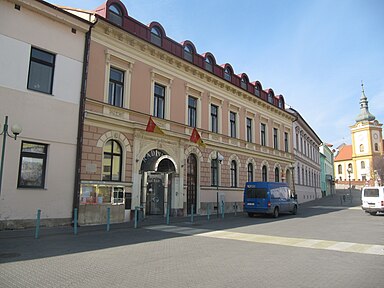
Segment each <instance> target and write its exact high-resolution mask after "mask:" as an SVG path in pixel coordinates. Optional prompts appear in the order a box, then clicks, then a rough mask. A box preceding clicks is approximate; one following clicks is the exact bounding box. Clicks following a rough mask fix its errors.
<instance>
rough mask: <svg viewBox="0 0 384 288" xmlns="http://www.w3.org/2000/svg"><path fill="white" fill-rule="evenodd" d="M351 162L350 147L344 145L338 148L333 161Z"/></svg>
mask: <svg viewBox="0 0 384 288" xmlns="http://www.w3.org/2000/svg"><path fill="white" fill-rule="evenodd" d="M344 160H352V145H344V146H342V147H341V148H340V151H339V154H337V156H336V157H335V161H344Z"/></svg>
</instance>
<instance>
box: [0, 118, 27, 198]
mask: <svg viewBox="0 0 384 288" xmlns="http://www.w3.org/2000/svg"><path fill="white" fill-rule="evenodd" d="M11 131H12V133H13V135H11V134H9V133H8V116H5V121H4V125H3V131H2V132H1V133H0V135H3V146H2V147H1V162H0V193H1V185H2V183H3V169H4V156H5V145H6V142H7V136H8V137H11V138H13V139H15V140H16V138H17V136H18V135H19V134H20V133H21V131H22V128H21V126H20V125H18V124H14V125H13V126H12V128H11Z"/></svg>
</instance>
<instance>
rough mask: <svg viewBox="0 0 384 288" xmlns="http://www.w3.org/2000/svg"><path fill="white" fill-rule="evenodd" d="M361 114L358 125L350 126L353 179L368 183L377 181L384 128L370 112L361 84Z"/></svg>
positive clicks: (357, 119)
mask: <svg viewBox="0 0 384 288" xmlns="http://www.w3.org/2000/svg"><path fill="white" fill-rule="evenodd" d="M361 88H362V90H361V97H360V114H359V115H358V116H357V117H356V119H355V120H356V123H355V124H354V125H352V126H350V129H351V138H352V167H353V168H352V172H351V178H352V179H355V180H362V181H367V180H371V179H375V172H374V171H375V170H377V169H378V167H376V166H377V165H381V164H380V163H379V162H378V160H379V159H380V156H381V155H382V153H383V147H382V145H383V140H382V139H383V138H382V126H383V124H380V123H379V121H377V120H376V117H375V116H374V115H372V114H371V113H370V112H369V109H368V99H367V97H366V96H365V93H364V86H363V83H362V84H361Z"/></svg>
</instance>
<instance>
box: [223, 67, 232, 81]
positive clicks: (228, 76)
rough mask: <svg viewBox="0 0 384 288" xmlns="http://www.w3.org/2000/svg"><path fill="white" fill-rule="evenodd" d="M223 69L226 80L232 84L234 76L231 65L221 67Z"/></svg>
mask: <svg viewBox="0 0 384 288" xmlns="http://www.w3.org/2000/svg"><path fill="white" fill-rule="evenodd" d="M221 67H223V69H224V79H225V80H227V81H229V82H232V75H233V68H232V66H231V65H230V64H228V63H227V64H224V65H221Z"/></svg>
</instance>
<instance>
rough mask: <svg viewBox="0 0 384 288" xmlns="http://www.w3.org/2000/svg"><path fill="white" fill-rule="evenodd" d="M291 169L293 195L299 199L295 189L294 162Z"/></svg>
mask: <svg viewBox="0 0 384 288" xmlns="http://www.w3.org/2000/svg"><path fill="white" fill-rule="evenodd" d="M289 169H290V170H291V175H292V189H293V191H292V192H293V193H292V195H293V197H294V198H295V199H297V195H296V190H295V174H294V172H295V165H294V164H291V165H290V166H289Z"/></svg>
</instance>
